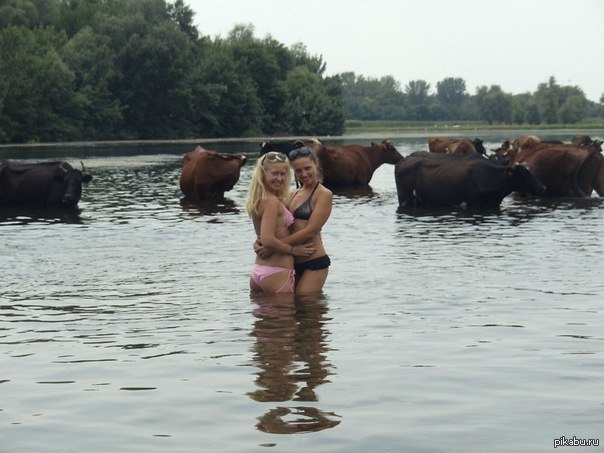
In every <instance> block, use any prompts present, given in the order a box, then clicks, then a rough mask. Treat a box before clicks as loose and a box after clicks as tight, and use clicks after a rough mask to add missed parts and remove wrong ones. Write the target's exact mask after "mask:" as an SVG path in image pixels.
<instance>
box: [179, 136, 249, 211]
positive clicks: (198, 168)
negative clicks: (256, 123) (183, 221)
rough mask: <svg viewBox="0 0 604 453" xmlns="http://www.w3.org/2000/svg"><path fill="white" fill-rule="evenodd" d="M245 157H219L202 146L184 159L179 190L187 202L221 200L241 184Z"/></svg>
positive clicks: (226, 155) (231, 155)
mask: <svg viewBox="0 0 604 453" xmlns="http://www.w3.org/2000/svg"><path fill="white" fill-rule="evenodd" d="M243 165H245V156H242V155H239V154H225V155H223V154H218V153H217V152H216V151H212V150H209V149H204V148H202V147H201V146H198V147H197V148H195V150H194V151H191V152H190V153H188V154H187V155H185V157H184V159H183V162H182V172H181V174H180V190H182V193H183V194H184V195H185V198H188V199H193V200H202V199H208V198H222V197H224V193H225V192H226V191H228V190H231V189H232V188H233V186H234V185H235V183H236V182H237V181H238V180H239V171H240V169H241V167H243Z"/></svg>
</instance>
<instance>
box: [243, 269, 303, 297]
mask: <svg viewBox="0 0 604 453" xmlns="http://www.w3.org/2000/svg"><path fill="white" fill-rule="evenodd" d="M284 271H287V272H289V278H288V279H287V280H286V281H285V283H284V284H283V286H282V287H281V288H280V289H279V290H278V291H277V292H278V293H280V292H287V293H293V292H294V282H295V276H296V273H295V271H294V270H293V269H287V268H285V267H277V266H264V265H263V264H254V266H252V275H251V277H252V280H253V281H254V282H256V284H257V285H258V286H262V285H261V284H260V282H262V280H263V279H264V278H266V277H268V276H269V275H273V274H276V273H277V272H284ZM288 281H289V282H290V288H289V290H286V291H283V288H285V287H286V286H287V282H288Z"/></svg>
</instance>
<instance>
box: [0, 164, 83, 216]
mask: <svg viewBox="0 0 604 453" xmlns="http://www.w3.org/2000/svg"><path fill="white" fill-rule="evenodd" d="M91 180H92V176H90V175H89V174H86V173H85V170H84V164H82V170H76V169H75V168H73V167H72V166H71V165H69V164H68V163H67V162H40V163H17V162H2V163H0V206H15V207H16V206H46V207H61V208H75V207H77V205H78V202H79V201H80V197H81V196H82V183H87V182H90V181H91Z"/></svg>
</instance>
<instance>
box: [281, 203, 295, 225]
mask: <svg viewBox="0 0 604 453" xmlns="http://www.w3.org/2000/svg"><path fill="white" fill-rule="evenodd" d="M282 206H283V217H285V228H283V229H284V230H285V229H287V228H289V227H290V226H291V224H292V223H294V215H293V214H292V213H291V212H290V211H289V209H287V208H286V207H285V205H282Z"/></svg>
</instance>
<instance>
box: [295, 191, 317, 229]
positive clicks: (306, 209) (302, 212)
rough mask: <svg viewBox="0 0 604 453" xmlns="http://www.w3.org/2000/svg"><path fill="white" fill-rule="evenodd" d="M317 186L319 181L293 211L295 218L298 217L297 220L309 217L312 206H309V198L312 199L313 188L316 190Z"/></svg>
mask: <svg viewBox="0 0 604 453" xmlns="http://www.w3.org/2000/svg"><path fill="white" fill-rule="evenodd" d="M317 187H319V183H317V185H316V186H315V188H314V189H313V190H312V192H311V193H310V195H309V196H308V198H307V199H306V201H305V202H304V203H302V204H301V205H300V206H298V208H297V209H296V210H295V211H294V218H295V219H299V220H308V219H310V215H311V214H312V207H311V206H310V200H311V199H312V194H313V193H315V190H317Z"/></svg>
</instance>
